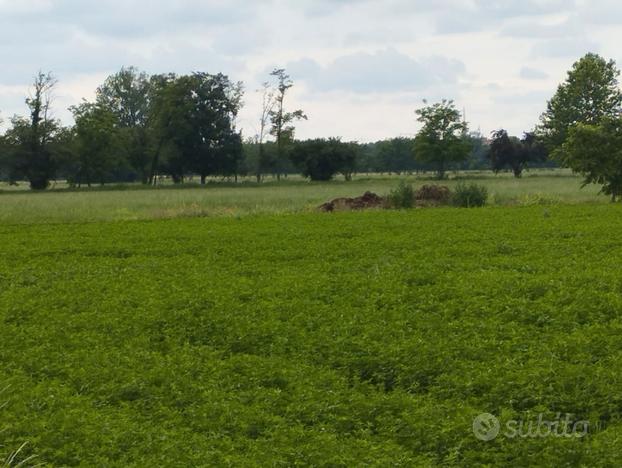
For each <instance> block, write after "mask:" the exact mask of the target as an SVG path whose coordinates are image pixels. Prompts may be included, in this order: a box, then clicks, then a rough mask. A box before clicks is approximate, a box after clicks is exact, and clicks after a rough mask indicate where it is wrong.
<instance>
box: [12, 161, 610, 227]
mask: <svg viewBox="0 0 622 468" xmlns="http://www.w3.org/2000/svg"><path fill="white" fill-rule="evenodd" d="M400 180H406V181H408V182H412V183H413V184H415V185H416V186H421V185H423V184H430V183H436V181H434V180H432V179H430V178H429V176H428V177H425V176H386V175H385V176H381V175H370V176H365V175H360V176H357V177H356V178H355V180H354V181H352V182H344V181H339V180H336V181H333V182H323V183H320V182H318V183H311V182H306V181H303V180H302V179H300V178H299V177H290V178H289V179H288V180H284V181H281V182H280V183H277V182H276V181H271V180H268V182H266V183H264V184H262V185H257V184H254V183H253V182H252V181H251V180H250V179H249V180H246V181H243V182H242V183H240V184H226V183H225V184H223V183H216V182H214V183H212V184H210V185H208V186H206V187H201V186H197V185H192V184H188V185H186V186H182V187H175V186H171V185H163V186H161V187H158V188H145V187H142V186H131V185H130V186H128V185H126V186H117V187H115V186H111V187H103V188H100V187H93V188H92V189H80V190H68V189H67V188H66V187H65V186H64V185H63V184H62V183H61V184H58V185H56V186H55V187H56V188H55V189H53V190H52V191H51V192H45V193H32V192H29V191H27V190H24V189H25V187H26V185H25V184H24V183H22V184H21V185H20V187H18V188H14V187H9V186H8V185H6V184H5V185H4V186H0V223H10V224H13V223H26V224H29V223H65V222H81V221H132V220H148V219H167V218H183V217H195V216H212V217H213V216H216V217H222V216H234V217H235V216H245V215H249V214H263V213H271V214H281V213H296V212H309V211H314V210H315V209H316V208H317V207H318V206H319V205H320V204H322V203H324V202H326V201H328V200H330V199H332V198H337V197H352V196H360V195H362V194H363V192H365V191H367V190H371V191H373V192H376V193H378V194H379V195H384V194H387V193H388V192H389V191H390V190H391V189H393V188H395V186H396V185H397V184H398V182H399V181H400ZM463 180H467V181H476V182H477V183H479V184H482V185H485V186H486V187H487V188H488V189H489V192H490V203H491V204H493V205H504V206H509V205H534V204H556V203H585V202H592V203H606V202H608V201H609V200H608V198H607V197H605V196H602V195H599V194H598V192H599V190H598V188H597V187H594V186H589V187H585V188H584V189H581V178H579V177H577V176H573V175H572V174H571V173H569V172H567V171H565V170H541V171H532V172H529V173H526V174H525V176H524V178H522V179H520V180H517V179H514V178H513V177H511V176H510V175H509V174H500V175H493V174H492V173H491V172H481V173H472V172H471V173H460V174H454V175H453V177H452V179H450V180H448V181H445V182H443V183H444V184H446V185H448V186H450V187H454V186H455V185H456V184H457V183H459V182H460V181H463Z"/></svg>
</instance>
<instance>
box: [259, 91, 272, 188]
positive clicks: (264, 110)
mask: <svg viewBox="0 0 622 468" xmlns="http://www.w3.org/2000/svg"><path fill="white" fill-rule="evenodd" d="M261 92H262V102H261V116H260V118H259V134H258V135H257V144H258V145H259V146H258V148H259V154H258V159H257V165H256V172H255V177H256V178H257V183H260V182H261V176H262V174H263V173H264V171H265V170H267V169H269V168H270V166H271V165H272V161H270V157H269V155H268V153H267V152H266V145H265V139H266V136H267V133H268V127H269V125H270V117H271V115H272V112H273V110H274V106H275V104H276V102H275V99H274V91H273V90H272V88H271V86H270V83H268V82H266V83H264V84H263V87H262V90H261Z"/></svg>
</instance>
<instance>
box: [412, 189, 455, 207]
mask: <svg viewBox="0 0 622 468" xmlns="http://www.w3.org/2000/svg"><path fill="white" fill-rule="evenodd" d="M450 198H451V190H449V187H445V186H444V185H424V186H423V187H421V188H420V189H419V190H417V192H416V193H415V200H416V201H417V205H420V206H421V205H442V204H445V203H447V202H448V201H449V199H450Z"/></svg>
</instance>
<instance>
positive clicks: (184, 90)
mask: <svg viewBox="0 0 622 468" xmlns="http://www.w3.org/2000/svg"><path fill="white" fill-rule="evenodd" d="M152 87H153V93H154V97H153V107H154V109H153V113H154V116H153V119H154V123H153V126H154V127H155V129H156V130H155V131H156V133H157V134H158V135H159V145H158V147H159V148H158V150H157V152H156V154H157V156H159V155H160V153H162V154H163V155H165V156H166V157H165V158H164V161H163V162H162V165H163V167H165V168H166V172H168V173H170V174H171V176H172V177H173V179H174V180H175V181H177V182H181V181H183V179H184V177H185V175H186V174H188V173H192V172H194V173H196V174H198V175H199V176H200V177H201V183H203V184H204V183H205V181H206V178H207V176H209V175H225V176H228V175H234V174H237V171H238V167H239V162H240V160H241V159H242V141H241V135H240V134H239V133H238V132H237V131H236V129H235V118H236V116H237V113H238V111H239V109H240V106H241V99H242V87H241V84H240V83H233V82H231V81H230V80H229V78H228V77H226V76H225V75H222V74H218V75H210V74H207V73H193V74H192V75H186V76H174V75H165V76H158V77H153V78H152ZM156 165H157V164H156Z"/></svg>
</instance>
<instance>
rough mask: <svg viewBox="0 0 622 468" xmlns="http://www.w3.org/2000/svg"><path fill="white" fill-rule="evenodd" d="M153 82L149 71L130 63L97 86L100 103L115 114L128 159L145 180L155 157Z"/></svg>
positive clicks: (139, 175) (143, 180) (147, 180)
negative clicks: (153, 140) (151, 121)
mask: <svg viewBox="0 0 622 468" xmlns="http://www.w3.org/2000/svg"><path fill="white" fill-rule="evenodd" d="M150 86H151V82H150V79H149V76H148V75H147V74H146V73H144V72H141V71H139V70H138V69H136V68H134V67H129V68H122V69H121V71H119V72H118V73H116V74H114V75H111V76H110V77H108V78H107V79H106V81H105V82H104V84H103V85H102V86H100V87H99V88H98V89H97V103H98V105H99V106H100V107H102V108H105V109H107V110H108V111H109V112H111V113H112V114H113V115H114V116H115V117H116V119H117V122H118V128H119V131H118V132H117V134H116V137H117V138H119V139H120V140H121V141H123V147H124V148H125V152H126V155H127V159H128V161H129V163H130V165H131V166H132V168H133V169H134V170H135V171H136V173H137V174H138V177H139V179H140V180H141V182H142V183H144V184H147V183H148V182H149V175H150V163H151V161H152V154H151V146H152V145H151V139H150V134H149V116H150V115H151V113H150V96H151V95H152V94H151V92H150V91H151V90H150Z"/></svg>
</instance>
